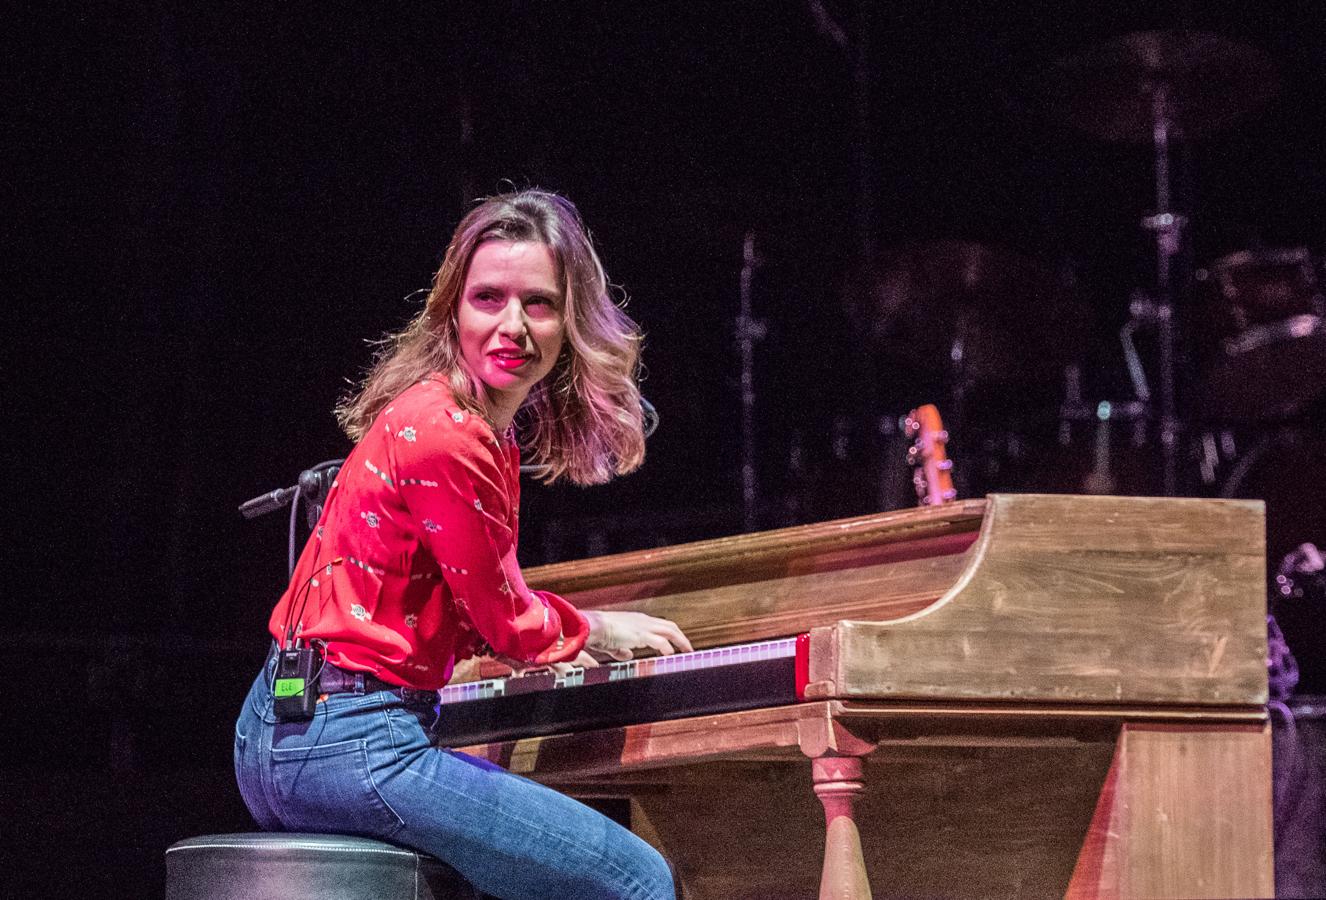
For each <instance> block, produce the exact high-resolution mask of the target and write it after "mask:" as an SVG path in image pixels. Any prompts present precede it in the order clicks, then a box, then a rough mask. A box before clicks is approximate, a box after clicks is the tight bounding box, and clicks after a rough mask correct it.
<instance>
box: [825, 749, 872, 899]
mask: <svg viewBox="0 0 1326 900" xmlns="http://www.w3.org/2000/svg"><path fill="white" fill-rule="evenodd" d="M861 769H862V764H861V757H859V756H821V757H818V758H816V759H813V760H811V774H812V777H813V778H814V781H815V796H817V797H819V798H820V803H821V804H823V805H824V825H825V831H824V870H823V873H822V874H821V876H820V900H849V898H850V900H869V898H870V882H869V880H868V879H867V878H866V861H865V857H864V856H863V855H862V852H861V832H860V830H859V829H858V828H857V825H856V819H855V818H854V817H853V814H852V804H853V803H854V802H855V801H856V798H857V795H858V794H860V793H861V792H862V791H863V790H864V789H865V788H864V785H863V784H862V782H861Z"/></svg>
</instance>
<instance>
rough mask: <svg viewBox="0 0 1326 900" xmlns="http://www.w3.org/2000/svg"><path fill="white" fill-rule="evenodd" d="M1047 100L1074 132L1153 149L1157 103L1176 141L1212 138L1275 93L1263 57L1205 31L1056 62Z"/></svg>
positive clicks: (1115, 45) (1271, 70)
mask: <svg viewBox="0 0 1326 900" xmlns="http://www.w3.org/2000/svg"><path fill="white" fill-rule="evenodd" d="M1051 79H1052V81H1053V85H1052V86H1051V87H1049V88H1048V90H1047V95H1048V96H1049V99H1050V101H1051V104H1052V106H1053V107H1054V108H1055V110H1056V112H1057V113H1058V114H1059V115H1061V116H1062V117H1063V118H1064V119H1066V120H1067V121H1068V122H1069V123H1071V124H1072V125H1073V126H1074V127H1076V128H1079V129H1081V130H1082V131H1086V132H1088V133H1090V134H1094V135H1096V136H1097V137H1102V138H1105V139H1106V140H1111V141H1131V142H1138V143H1150V142H1151V141H1152V140H1153V134H1154V129H1155V115H1156V100H1157V99H1158V98H1160V99H1161V107H1162V109H1163V112H1164V115H1165V117H1166V119H1167V120H1168V121H1169V123H1170V131H1171V132H1172V133H1173V134H1175V135H1176V136H1179V137H1186V138H1196V137H1201V136H1203V135H1206V134H1210V133H1212V132H1214V131H1217V130H1219V129H1221V128H1223V127H1225V126H1226V125H1229V124H1230V123H1232V122H1233V121H1234V120H1235V119H1237V118H1239V117H1240V116H1242V115H1244V114H1246V113H1248V112H1251V111H1252V110H1254V109H1256V108H1257V107H1259V106H1261V105H1262V104H1263V103H1265V102H1266V101H1267V100H1269V99H1270V98H1271V97H1272V96H1274V95H1275V93H1276V91H1277V90H1278V89H1279V79H1278V78H1277V77H1276V73H1275V67H1274V66H1273V65H1272V63H1271V61H1270V59H1268V58H1267V57H1266V55H1265V54H1263V53H1262V52H1261V51H1260V50H1258V49H1256V48H1255V47H1251V46H1249V45H1247V44H1243V43H1239V42H1238V41H1234V40H1231V39H1229V38H1225V37H1221V36H1219V35H1216V34H1212V33H1210V32H1206V31H1139V32H1135V33H1133V34H1127V35H1124V36H1122V37H1119V38H1115V39H1113V40H1109V41H1106V42H1104V43H1101V44H1097V45H1095V46H1094V47H1090V48H1088V49H1087V50H1085V51H1083V52H1082V53H1079V54H1076V55H1074V56H1069V57H1065V58H1063V59H1060V60H1058V61H1057V62H1056V63H1055V64H1054V67H1053V69H1052V74H1051Z"/></svg>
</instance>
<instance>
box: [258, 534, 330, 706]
mask: <svg viewBox="0 0 1326 900" xmlns="http://www.w3.org/2000/svg"><path fill="white" fill-rule="evenodd" d="M341 560H342V557H339V556H338V557H336V558H335V559H333V560H332V561H331V562H329V563H327V566H326V571H327V574H328V575H330V574H331V570H332V566H335V565H337V564H339V563H340V562H341ZM320 571H322V569H321V567H319V569H316V570H314V572H313V574H312V575H310V576H309V577H308V579H307V580H305V582H304V584H303V585H302V588H303V593H304V596H303V602H302V603H301V604H300V607H299V614H298V615H297V616H296V615H295V602H294V600H293V599H292V600H291V602H290V611H289V613H288V614H287V616H286V628H285V634H284V635H282V637H283V638H284V640H283V641H282V643H281V649H280V651H279V652H278V653H277V654H276V673H275V675H274V677H273V678H272V700H273V712H275V713H276V718H277V721H280V722H307V721H308V720H309V719H311V718H313V710H314V709H315V708H316V707H317V703H318V689H317V684H318V676H319V675H321V674H322V666H321V665H318V664H319V663H321V659H320V658H319V654H318V653H316V652H314V649H313V647H312V646H310V645H309V644H306V643H304V642H303V641H302V640H301V639H298V638H296V637H295V623H296V622H298V623H299V627H300V629H301V630H302V628H303V620H304V607H305V606H306V605H307V604H308V594H309V590H310V589H311V588H312V586H313V585H314V584H315V583H316V582H315V581H314V579H315V578H316V577H317V575H318V572H320ZM314 643H320V642H319V641H317V640H314ZM315 665H318V669H317V671H316V672H315V671H314V669H313V667H314V666H315Z"/></svg>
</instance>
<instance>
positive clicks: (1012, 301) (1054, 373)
mask: <svg viewBox="0 0 1326 900" xmlns="http://www.w3.org/2000/svg"><path fill="white" fill-rule="evenodd" d="M855 304H856V307H857V312H858V314H859V315H860V316H862V317H864V318H865V319H867V320H868V322H869V332H868V334H869V337H870V344H871V348H872V351H873V352H875V353H878V354H881V355H883V356H886V357H890V358H896V359H901V360H904V361H906V362H908V363H910V364H912V365H917V366H920V367H922V368H925V369H927V370H928V371H930V372H931V373H932V374H934V375H936V376H938V377H944V378H945V379H946V380H947V379H958V380H961V381H963V382H966V383H969V384H970V383H977V382H982V383H993V384H1016V383H1030V382H1035V383H1043V382H1044V381H1045V380H1046V379H1050V380H1051V383H1053V384H1058V383H1059V380H1060V379H1062V370H1063V365H1064V364H1065V363H1067V362H1070V361H1072V360H1073V359H1075V358H1076V354H1077V352H1078V351H1079V350H1080V348H1081V341H1082V335H1083V333H1084V325H1085V322H1086V319H1087V315H1086V311H1085V309H1084V308H1083V307H1082V306H1081V305H1080V304H1079V303H1078V302H1077V301H1076V299H1075V298H1074V297H1073V296H1072V291H1071V290H1070V288H1069V286H1068V285H1067V284H1066V282H1065V279H1064V278H1063V277H1062V276H1061V275H1060V274H1059V273H1057V272H1056V271H1055V270H1053V269H1052V268H1049V267H1047V266H1045V265H1043V264H1042V263H1040V262H1038V261H1037V260H1035V259H1032V258H1031V257H1028V256H1024V255H1022V254H1019V253H1017V252H1015V251H1012V250H1008V249H1006V248H1003V247H998V246H993V245H988V244H981V243H977V242H974V241H964V240H940V241H930V242H924V243H914V244H908V245H904V246H902V247H896V248H893V249H891V250H888V251H885V252H883V253H881V254H880V256H879V258H878V260H877V262H876V265H875V268H874V273H873V274H872V275H869V276H867V277H866V278H865V280H864V283H862V284H859V285H858V286H857V291H856V296H855Z"/></svg>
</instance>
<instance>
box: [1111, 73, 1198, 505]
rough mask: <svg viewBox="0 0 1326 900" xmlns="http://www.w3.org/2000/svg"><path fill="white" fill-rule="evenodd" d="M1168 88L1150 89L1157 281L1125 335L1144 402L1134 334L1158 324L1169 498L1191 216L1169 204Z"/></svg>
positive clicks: (1174, 473)
mask: <svg viewBox="0 0 1326 900" xmlns="http://www.w3.org/2000/svg"><path fill="white" fill-rule="evenodd" d="M1168 98H1169V92H1168V88H1167V86H1166V85H1165V84H1164V83H1163V82H1162V83H1160V84H1157V85H1155V86H1154V88H1153V90H1152V93H1151V114H1152V121H1153V125H1154V127H1153V130H1152V147H1153V148H1154V151H1155V181H1156V211H1155V213H1153V214H1152V215H1149V216H1146V217H1145V218H1143V219H1142V222H1141V225H1142V228H1143V229H1144V230H1145V231H1149V232H1151V233H1152V234H1153V235H1155V241H1156V285H1155V291H1154V293H1153V295H1152V296H1151V298H1149V299H1141V298H1134V300H1133V302H1132V304H1131V308H1130V310H1129V320H1128V323H1127V324H1126V325H1125V326H1124V328H1123V332H1122V333H1121V335H1120V337H1121V339H1122V340H1123V343H1124V353H1125V355H1126V356H1127V358H1128V368H1129V374H1130V376H1131V377H1132V379H1133V385H1134V388H1135V389H1137V394H1138V399H1139V400H1140V401H1141V402H1142V403H1145V404H1149V403H1150V400H1151V396H1150V391H1149V389H1147V387H1146V381H1145V377H1144V375H1143V373H1142V370H1141V366H1140V365H1139V364H1138V362H1137V351H1136V349H1135V348H1134V346H1133V343H1132V337H1133V334H1134V333H1136V331H1137V330H1138V329H1139V328H1141V327H1143V326H1148V325H1153V326H1155V328H1156V338H1157V344H1158V350H1159V356H1160V359H1159V366H1158V369H1159V373H1158V374H1159V379H1158V380H1159V382H1160V384H1159V389H1160V390H1159V401H1160V409H1159V420H1160V453H1161V462H1162V466H1163V479H1162V485H1163V488H1162V490H1163V492H1164V495H1165V496H1167V497H1172V496H1174V495H1175V494H1176V493H1178V444H1179V431H1180V428H1181V425H1180V422H1179V417H1178V411H1177V403H1176V398H1175V364H1176V353H1175V348H1176V345H1177V342H1178V335H1177V334H1176V331H1175V324H1174V290H1173V275H1172V263H1173V260H1174V257H1176V256H1177V255H1178V253H1179V250H1180V249H1181V248H1182V246H1183V229H1184V226H1185V225H1186V224H1187V220H1186V219H1185V218H1184V217H1183V216H1181V215H1178V214H1177V213H1175V212H1174V211H1173V210H1171V209H1170V202H1171V197H1170V182H1169V165H1170V154H1169V147H1170V129H1171V124H1172V123H1171V122H1170V119H1169V111H1168Z"/></svg>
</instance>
